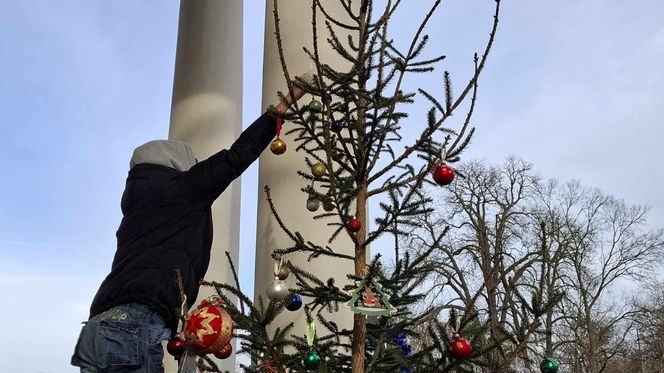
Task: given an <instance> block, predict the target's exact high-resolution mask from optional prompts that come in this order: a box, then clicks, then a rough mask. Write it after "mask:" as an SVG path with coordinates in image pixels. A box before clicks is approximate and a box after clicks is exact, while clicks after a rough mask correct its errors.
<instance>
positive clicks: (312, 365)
mask: <svg viewBox="0 0 664 373" xmlns="http://www.w3.org/2000/svg"><path fill="white" fill-rule="evenodd" d="M304 366H305V367H306V368H307V369H318V367H319V366H320V356H318V354H317V353H315V352H309V353H308V354H307V357H305V358H304Z"/></svg>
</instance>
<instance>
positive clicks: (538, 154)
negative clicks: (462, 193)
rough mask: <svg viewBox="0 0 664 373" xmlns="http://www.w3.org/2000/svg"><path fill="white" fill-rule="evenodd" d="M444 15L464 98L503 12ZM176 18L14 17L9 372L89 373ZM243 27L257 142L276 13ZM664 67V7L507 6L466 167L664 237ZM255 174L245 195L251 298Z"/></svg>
mask: <svg viewBox="0 0 664 373" xmlns="http://www.w3.org/2000/svg"><path fill="white" fill-rule="evenodd" d="M304 3H306V2H303V4H304ZM405 3H407V4H406V5H403V6H402V8H403V9H402V10H403V11H404V13H402V14H400V15H397V17H396V19H395V23H394V24H393V25H392V27H391V30H392V32H393V33H394V35H395V37H398V35H410V34H412V33H413V32H414V29H413V27H414V22H413V21H412V20H413V19H417V18H420V17H419V15H420V14H421V12H422V9H420V8H418V7H417V6H415V5H414V4H421V3H425V2H420V1H417V2H415V1H408V2H405ZM426 3H429V1H426ZM444 3H447V5H446V6H445V7H443V9H442V10H443V13H441V14H440V15H439V16H438V17H437V18H436V19H435V21H434V22H432V25H431V27H430V28H429V29H428V31H429V33H430V34H431V36H432V40H431V43H430V46H429V48H430V53H431V55H433V54H437V53H444V54H446V55H448V59H447V60H446V61H445V63H444V64H443V65H442V67H443V68H445V69H449V70H450V71H451V72H452V73H453V77H454V78H456V86H457V87H460V86H462V84H464V83H465V82H466V81H467V79H468V75H467V74H468V72H469V71H470V69H471V68H472V64H471V63H472V53H473V52H475V51H481V48H482V47H483V40H485V39H486V36H487V33H488V31H489V27H490V22H491V6H492V3H493V2H492V1H489V0H449V1H446V2H444ZM177 15H178V2H177V1H174V0H149V1H148V0H143V1H130V0H107V1H85V0H66V1H45V0H21V1H2V2H0V71H2V75H1V76H0V82H1V83H0V123H1V125H0V139H2V146H0V171H1V174H2V175H3V177H2V178H0V296H1V297H2V298H3V299H2V303H1V307H0V320H2V321H3V332H4V333H3V338H2V339H0V358H1V360H2V362H1V363H0V366H1V367H2V371H8V372H30V373H32V372H74V371H75V370H74V369H73V368H72V367H69V366H68V361H69V355H70V353H71V350H72V348H73V345H74V343H75V339H76V337H77V335H78V332H79V330H80V322H81V321H82V320H84V319H86V318H87V311H88V308H89V305H90V301H91V299H92V296H93V295H94V292H95V291H96V289H97V287H98V286H99V283H100V281H101V280H102V279H103V278H104V277H105V275H106V273H107V271H108V269H109V267H110V263H111V258H112V255H113V251H114V247H115V236H114V235H115V230H116V228H117V224H118V222H119V220H120V218H121V214H120V208H119V199H120V195H121V193H122V189H123V186H124V180H125V177H126V172H127V168H128V161H129V156H130V154H131V151H132V150H133V148H134V147H135V146H137V145H139V144H141V143H143V142H145V141H148V140H150V139H154V138H166V137H167V134H168V120H169V113H170V96H171V87H172V80H173V63H174V57H175V44H176V34H177ZM244 17H245V33H244V40H245V44H244V46H245V48H244V58H245V65H244V82H245V84H244V97H245V101H244V122H245V124H247V123H250V122H251V121H252V120H253V119H254V118H255V117H256V116H258V115H259V111H260V102H259V101H258V100H259V97H260V89H261V83H260V79H261V71H262V47H261V44H262V40H263V28H262V25H263V18H264V3H263V2H261V1H258V0H248V1H245V15H244ZM413 17H417V18H413ZM286 42H287V41H286ZM662 66H664V2H662V1H661V0H636V1H618V0H583V1H578V0H576V1H571V0H563V1H555V2H553V1H532V0H505V1H504V3H503V9H502V16H501V23H500V26H499V32H498V37H497V40H496V44H495V46H494V50H493V53H492V55H491V57H490V58H489V61H488V66H487V68H486V69H485V71H484V74H483V76H482V78H481V82H480V98H479V101H478V109H477V112H476V115H475V119H474V124H475V125H476V126H477V128H478V133H477V136H476V137H475V139H474V142H473V144H472V147H471V148H470V149H469V150H468V152H467V153H466V154H465V157H466V159H470V158H484V159H487V160H491V161H496V162H501V161H502V160H503V159H504V158H505V157H506V156H508V155H518V156H520V157H522V158H524V159H526V160H528V161H531V162H533V163H534V164H535V167H536V168H537V170H538V171H539V172H540V173H541V174H542V176H544V177H553V178H558V179H560V180H563V181H566V180H570V179H572V178H576V179H579V180H581V181H582V182H583V183H584V184H588V185H592V186H596V187H599V188H600V189H602V190H604V191H606V192H608V193H610V194H613V195H615V196H617V197H618V198H623V199H625V200H626V201H628V202H629V203H634V204H647V205H650V206H652V212H651V214H650V221H651V222H652V223H653V226H658V227H659V226H663V225H664V204H663V203H664V197H663V195H662V192H661V190H662V188H663V187H664V173H663V172H662V171H661V168H660V165H659V162H660V161H661V158H662V155H663V154H662V153H663V151H662V145H661V143H662V140H663V135H664V129H663V126H662V124H663V123H662V122H663V118H664V115H663V114H662V108H664V95H662V93H661V91H662V87H664V69H662ZM440 81H441V79H440V74H438V75H436V76H434V77H433V78H429V79H427V80H419V81H410V82H408V84H411V86H423V87H427V88H428V89H430V90H433V91H435V90H436V89H437V88H438V89H439V86H438V84H439V83H440ZM256 172H257V167H256V166H255V165H254V166H252V167H251V168H250V169H249V170H248V171H247V172H246V173H245V176H244V178H243V181H242V185H243V188H245V190H249V192H248V193H245V194H244V195H243V200H242V203H243V217H242V229H243V230H242V232H241V235H242V239H241V241H242V242H243V245H244V246H242V248H241V250H242V251H241V252H242V253H243V254H242V255H243V257H242V261H241V268H242V272H243V276H242V277H243V282H244V283H245V286H244V289H252V288H253V286H252V285H251V283H252V280H251V276H250V275H249V274H250V273H251V266H252V265H253V260H254V259H253V252H252V251H253V245H251V243H252V242H253V241H254V236H255V225H254V223H253V220H254V216H253V214H255V211H256V201H255V198H256V195H257V193H256V192H255V190H256V188H257V186H256V184H257V182H256Z"/></svg>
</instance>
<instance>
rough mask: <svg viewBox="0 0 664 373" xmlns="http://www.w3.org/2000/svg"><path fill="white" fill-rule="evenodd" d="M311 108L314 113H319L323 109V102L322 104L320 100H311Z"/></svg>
mask: <svg viewBox="0 0 664 373" xmlns="http://www.w3.org/2000/svg"><path fill="white" fill-rule="evenodd" d="M309 110H311V111H312V112H314V113H319V112H321V111H322V110H323V104H321V103H320V101H318V100H316V99H313V100H311V101H310V102H309Z"/></svg>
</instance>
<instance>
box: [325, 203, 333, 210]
mask: <svg viewBox="0 0 664 373" xmlns="http://www.w3.org/2000/svg"><path fill="white" fill-rule="evenodd" d="M323 210H325V211H327V212H330V211H332V210H334V204H333V203H332V202H325V203H323Z"/></svg>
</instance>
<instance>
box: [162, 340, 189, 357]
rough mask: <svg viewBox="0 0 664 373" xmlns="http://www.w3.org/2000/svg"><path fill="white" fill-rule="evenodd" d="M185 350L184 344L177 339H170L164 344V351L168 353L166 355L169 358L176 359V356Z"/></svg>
mask: <svg viewBox="0 0 664 373" xmlns="http://www.w3.org/2000/svg"><path fill="white" fill-rule="evenodd" d="M185 350H186V344H185V343H184V341H183V340H182V339H180V338H177V337H176V338H173V339H171V340H170V341H168V343H167V344H166V351H168V353H169V354H170V355H171V356H175V357H178V356H180V355H182V354H183V353H184V351H185Z"/></svg>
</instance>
